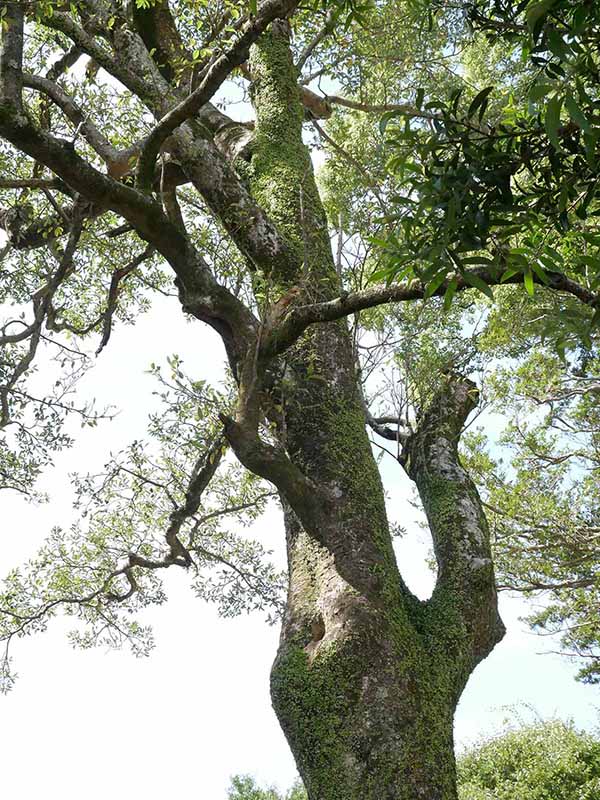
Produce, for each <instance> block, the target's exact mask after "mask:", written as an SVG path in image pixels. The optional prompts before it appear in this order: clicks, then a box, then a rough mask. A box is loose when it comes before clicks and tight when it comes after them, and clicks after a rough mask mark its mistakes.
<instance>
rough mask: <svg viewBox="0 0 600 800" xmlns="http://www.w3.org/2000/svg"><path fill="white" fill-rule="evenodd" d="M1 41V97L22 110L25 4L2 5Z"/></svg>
mask: <svg viewBox="0 0 600 800" xmlns="http://www.w3.org/2000/svg"><path fill="white" fill-rule="evenodd" d="M2 10H3V11H4V16H3V17H2V36H1V41H0V97H1V98H2V100H3V101H4V102H9V103H10V104H11V105H12V106H13V108H14V109H15V110H17V109H20V108H21V95H22V91H23V80H22V70H23V18H24V7H23V3H15V2H12V3H2Z"/></svg>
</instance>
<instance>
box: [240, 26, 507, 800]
mask: <svg viewBox="0 0 600 800" xmlns="http://www.w3.org/2000/svg"><path fill="white" fill-rule="evenodd" d="M251 68H252V73H253V75H254V76H255V85H254V102H255V107H256V113H257V129H256V137H255V141H254V145H253V156H252V159H251V162H250V165H249V168H248V177H249V180H250V185H251V187H252V191H253V193H254V195H255V196H256V197H257V199H258V200H259V202H261V203H262V204H263V206H264V207H265V208H266V209H267V211H268V213H269V214H270V216H271V218H272V219H273V220H274V221H275V223H276V224H277V225H278V226H280V229H282V230H284V231H285V234H286V236H287V238H288V240H289V241H290V242H291V243H292V246H293V248H294V249H295V250H296V252H297V259H296V261H297V265H296V270H295V272H292V271H290V270H289V268H288V269H287V270H286V271H280V269H279V265H275V267H274V269H273V272H272V274H271V275H269V276H268V281H269V289H270V291H271V292H273V293H275V296H277V294H278V293H282V292H284V291H285V290H288V289H289V287H290V286H296V287H298V290H299V293H301V294H302V295H303V297H307V296H308V297H309V298H310V300H311V301H315V300H319V301H323V300H328V299H331V298H332V297H335V296H337V295H338V294H339V292H340V287H339V285H338V279H337V275H336V271H335V267H334V263H333V260H332V256H331V250H330V243H329V236H328V232H327V226H326V221H325V218H324V214H323V211H322V207H321V204H320V202H319V199H318V194H317V191H316V187H315V185H314V179H313V175H312V168H311V164H310V159H309V156H308V153H307V152H306V149H305V147H304V145H303V144H302V140H301V105H300V102H299V98H298V90H297V88H296V87H297V80H296V75H295V74H294V71H293V67H292V64H291V59H290V54H289V47H288V43H287V40H286V35H285V30H284V27H283V26H274V28H273V30H272V31H271V32H270V33H268V34H267V35H265V36H264V37H263V38H262V39H261V41H260V43H259V44H258V45H256V46H255V47H254V50H253V53H252V61H251ZM470 388H471V387H470V386H468V387H467V388H465V385H464V384H463V383H461V382H460V381H458V382H455V381H452V380H448V381H447V382H446V381H445V382H444V384H443V385H442V386H441V387H440V397H439V398H437V399H436V402H435V403H434V405H433V406H432V409H431V410H430V413H429V414H428V415H427V416H426V418H425V419H424V424H423V426H422V432H419V433H417V434H416V435H415V437H414V439H413V441H411V443H410V445H409V448H410V453H411V460H410V464H411V466H410V474H411V476H412V477H413V478H414V479H415V480H416V481H417V485H418V486H419V489H420V491H421V493H422V497H423V501H424V503H425V506H426V509H427V513H428V516H429V519H430V522H431V525H432V531H433V532H434V536H435V540H436V550H437V551H438V556H439V558H440V564H441V568H440V581H439V582H438V587H437V589H436V592H435V593H434V596H433V597H432V598H431V600H430V601H428V602H425V603H422V602H420V601H419V600H417V599H416V598H415V597H414V596H413V595H412V594H411V593H410V592H409V591H408V589H407V588H406V586H405V584H404V582H403V580H402V578H401V576H400V573H399V570H398V567H397V564H396V561H395V557H394V553H393V549H392V543H391V537H390V534H389V530H388V523H387V519H386V512H385V504H384V497H383V491H382V487H381V482H380V479H379V474H378V470H377V467H376V464H375V462H374V459H373V456H372V452H371V448H370V444H369V441H368V438H367V435H366V432H365V417H364V410H363V407H362V404H361V401H360V398H359V396H358V392H357V375H356V367H355V363H354V358H353V355H352V350H351V346H350V338H349V335H348V331H347V327H346V324H345V322H344V321H342V322H333V323H329V324H328V325H323V326H318V327H313V328H311V329H309V330H308V331H306V332H305V333H304V334H303V335H302V337H301V338H300V339H299V340H298V341H297V342H296V343H295V344H294V345H293V346H292V348H291V349H289V350H288V351H287V352H286V354H285V356H284V368H283V380H282V389H281V392H282V402H283V405H284V408H285V426H284V428H283V429H281V430H280V438H282V439H284V441H283V444H284V445H285V448H286V450H287V453H288V454H289V456H290V457H291V459H292V461H293V462H294V463H295V464H296V465H298V466H299V467H300V468H301V470H302V472H303V473H304V475H306V476H308V477H309V478H310V480H311V481H312V482H313V483H314V484H315V485H316V486H319V487H321V488H322V489H324V490H325V491H326V492H327V495H328V498H329V502H328V503H327V504H325V506H323V507H322V510H321V511H320V512H319V513H317V514H315V510H314V508H313V509H311V510H310V512H309V509H307V508H305V507H302V505H300V506H298V504H295V503H293V502H292V501H291V500H290V502H287V501H286V498H285V491H284V492H283V494H284V504H285V507H286V514H285V518H286V531H287V545H288V559H289V571H290V586H289V597H288V607H287V613H286V617H285V621H284V625H283V630H282V634H281V643H280V647H279V652H278V655H277V659H276V661H275V664H274V666H273V671H272V697H273V704H274V707H275V710H276V713H277V715H278V718H279V720H280V722H281V725H282V727H283V729H284V731H285V734H286V736H287V738H288V741H289V743H290V746H291V748H292V750H293V752H294V754H295V756H296V759H297V763H298V767H299V770H300V773H301V775H302V778H303V780H304V782H305V784H306V787H307V789H308V794H309V797H310V798H311V800H334V798H335V800H358V798H361V800H371V798H372V800H375V798H377V799H378V800H382V798H390V799H391V798H394V799H395V800H401V799H402V800H404V799H406V800H408V799H409V798H411V800H412V799H413V798H420V797H426V798H430V799H431V800H434V799H435V798H439V799H440V800H451V798H455V797H456V776H455V767H454V755H453V738H452V724H453V715H454V709H455V707H456V703H457V701H458V699H459V697H460V694H461V691H462V689H463V687H464V685H465V683H466V680H467V678H468V676H469V674H470V672H471V670H472V669H473V668H474V666H475V665H476V664H477V663H478V661H480V660H481V659H482V658H483V657H484V656H485V655H486V654H487V653H488V652H489V651H490V650H491V648H492V647H493V645H494V643H495V642H496V641H498V639H499V638H500V637H501V635H502V626H501V623H500V622H499V620H498V617H497V612H496V604H495V594H494V589H493V570H492V566H491V559H490V553H489V542H488V537H487V530H486V527H485V519H484V517H483V514H482V512H481V506H480V504H479V501H478V498H477V494H476V491H475V489H474V487H473V485H472V483H471V482H470V481H469V480H468V478H467V477H466V475H465V474H464V471H463V470H462V468H461V467H460V464H459V462H458V457H457V450H456V444H457V440H458V436H459V433H460V429H461V427H462V424H463V423H464V420H465V418H466V415H467V413H468V411H469V410H470V408H471V407H472V406H471V405H470V402H469V399H467V400H464V401H463V402H462V403H461V402H458V401H455V398H454V395H455V394H456V395H457V396H460V397H462V395H463V394H464V392H465V391H468V389H470ZM470 399H471V400H472V399H473V398H472V397H471V398H470ZM288 499H289V498H288ZM308 502H309V503H310V502H311V500H310V498H309V499H308ZM292 506H293V507H292ZM457 548H458V549H459V550H460V552H459V553H458V554H456V557H455V550H456V549H457ZM463 556H465V558H463ZM466 595H468V596H466Z"/></svg>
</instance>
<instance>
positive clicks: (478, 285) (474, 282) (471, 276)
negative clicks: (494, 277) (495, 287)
mask: <svg viewBox="0 0 600 800" xmlns="http://www.w3.org/2000/svg"><path fill="white" fill-rule="evenodd" d="M462 276H463V278H464V279H465V282H466V283H468V284H469V286H473V287H474V288H475V289H479V291H480V292H483V294H485V295H487V296H488V297H489V298H490V299H491V300H493V299H494V293H493V292H492V290H491V288H490V287H489V286H488V284H487V283H486V282H485V281H484V280H483V279H482V278H480V277H479V275H476V274H475V273H474V272H469V271H468V270H467V271H465V272H463V273H462Z"/></svg>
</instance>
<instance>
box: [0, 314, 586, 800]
mask: <svg viewBox="0 0 600 800" xmlns="http://www.w3.org/2000/svg"><path fill="white" fill-rule="evenodd" d="M174 352H178V353H180V354H181V355H182V357H183V358H184V365H185V367H186V369H187V370H188V371H189V372H190V374H191V375H192V376H193V377H194V378H210V377H213V378H217V377H218V376H219V374H220V373H221V369H222V359H223V352H222V349H221V346H220V343H219V341H218V340H217V338H216V336H215V335H213V334H212V333H211V332H210V331H209V330H208V329H207V328H205V327H203V326H202V325H201V324H200V323H186V322H185V321H184V320H183V318H182V315H181V314H180V312H179V310H178V307H177V301H176V300H172V301H168V300H165V299H162V298H161V299H159V300H157V302H156V303H155V305H154V307H153V310H152V311H151V312H150V313H149V314H147V315H145V316H144V317H142V318H141V319H140V320H139V322H138V324H137V325H136V326H135V327H132V328H131V327H128V328H125V327H124V326H122V325H117V326H116V330H115V331H114V334H113V339H112V340H111V342H110V344H109V347H108V348H107V349H106V351H104V352H103V353H102V355H101V356H100V357H99V358H98V361H97V365H96V367H95V368H94V370H93V371H92V372H91V373H90V374H89V375H88V376H86V378H85V381H84V384H83V385H82V391H84V392H85V393H86V394H87V395H88V396H95V397H96V398H97V399H98V402H99V404H100V405H102V404H103V403H107V402H113V403H117V404H118V405H119V406H120V408H121V409H122V410H121V413H120V414H119V416H118V417H117V418H116V419H115V420H114V421H112V422H106V423H103V424H101V425H100V426H99V427H98V428H97V429H95V430H94V429H92V430H87V429H86V430H83V431H81V435H80V437H79V441H78V443H77V445H76V447H75V448H74V449H72V450H70V451H68V452H66V453H63V454H59V455H58V457H57V458H56V466H55V468H54V469H53V470H51V471H50V473H49V474H48V475H47V477H46V478H45V479H44V483H43V486H44V488H46V487H47V488H48V490H49V491H50V492H51V494H52V495H53V499H52V501H51V503H50V504H49V505H43V506H38V507H35V506H32V505H29V504H26V503H24V502H22V501H21V500H20V499H18V498H16V497H9V496H8V495H7V494H0V573H5V572H6V571H7V570H8V569H9V568H10V567H12V566H16V565H17V564H18V563H19V562H20V561H22V560H23V559H24V558H26V557H28V556H30V555H33V553H34V552H35V550H36V547H37V545H38V544H39V543H40V541H41V539H42V538H43V536H44V534H45V533H47V532H48V531H49V529H50V528H51V526H52V525H54V524H61V525H63V526H64V525H65V523H67V522H68V519H69V516H70V514H71V513H72V512H71V510H70V502H71V496H70V487H69V485H68V479H67V475H68V473H69V472H72V471H74V470H79V471H82V472H85V471H87V470H93V469H94V468H98V467H101V466H102V464H103V463H104V462H105V461H106V460H107V457H108V453H109V451H110V450H111V449H112V450H113V451H116V450H118V449H121V448H122V447H124V446H125V445H126V444H127V443H128V442H129V441H130V440H131V439H133V438H136V437H140V436H141V435H142V434H143V432H144V430H145V423H146V418H147V414H148V412H149V411H150V410H151V409H152V407H153V403H154V402H155V398H153V396H152V390H153V389H154V388H155V387H154V386H153V379H152V378H151V377H150V376H149V375H146V374H144V371H145V370H146V369H147V367H148V365H149V364H150V362H151V361H154V362H156V363H159V364H160V363H164V361H165V358H166V356H167V355H169V354H171V353H174ZM384 479H385V482H386V485H387V489H388V491H389V493H390V495H391V501H390V513H391V515H392V516H393V517H394V518H396V519H402V521H403V522H404V523H405V524H406V523H408V525H409V528H410V529H411V531H412V533H411V534H410V535H409V536H408V537H407V538H406V539H405V540H403V541H402V542H401V543H400V545H399V548H398V549H399V557H400V562H401V565H402V567H403V571H404V574H405V576H406V577H407V579H408V581H409V583H410V584H411V585H412V587H413V588H414V589H415V590H417V591H420V592H424V591H426V587H427V585H428V582H429V581H430V576H429V575H428V573H427V570H426V568H425V566H424V562H423V557H424V556H425V555H426V553H427V544H426V541H425V536H424V534H423V533H422V532H421V531H420V530H419V529H418V527H417V526H415V525H414V524H413V521H414V519H415V518H416V514H417V512H416V510H415V509H414V508H413V507H412V506H411V505H409V503H408V500H407V499H408V497H409V496H410V486H409V482H408V480H407V479H406V478H405V477H404V475H403V473H402V470H401V469H400V468H399V467H396V466H395V465H394V464H393V463H392V461H391V460H390V464H389V466H388V467H386V468H385V469H384ZM253 534H255V535H256V536H259V537H260V538H261V539H262V540H263V541H264V542H266V543H268V544H269V546H270V547H272V548H273V549H274V550H275V552H276V557H277V558H278V559H282V558H283V532H282V525H281V522H280V519H279V515H278V512H277V510H276V509H275V508H273V509H272V510H270V511H269V512H268V513H267V514H265V516H264V518H263V519H262V520H261V521H260V523H259V524H258V525H257V526H256V529H255V531H253ZM167 591H168V594H169V598H170V599H169V602H168V603H167V604H165V605H164V606H162V607H160V608H153V609H150V610H149V611H148V613H147V614H146V617H145V619H147V620H148V621H150V622H152V624H153V626H154V630H155V637H156V643H157V646H156V649H155V650H154V651H153V653H152V654H151V656H150V657H149V658H147V659H135V658H133V656H131V655H130V654H129V653H128V652H125V651H124V652H108V653H105V652H103V651H98V650H93V651H86V652H82V651H76V650H72V649H71V647H70V645H69V644H68V642H67V640H66V637H65V631H66V630H67V629H68V624H67V623H65V622H64V621H62V620H58V621H56V622H54V623H52V625H51V626H50V630H49V631H48V632H47V633H46V634H43V635H39V636H34V637H31V638H28V639H25V640H21V641H19V642H16V643H15V646H14V648H13V655H14V657H15V660H16V668H17V671H18V672H19V676H20V677H19V679H18V681H17V684H16V686H15V688H14V690H13V691H12V693H11V694H10V695H8V696H7V697H0V720H1V722H0V753H1V754H2V766H1V768H0V797H7V798H11V800H30V798H37V797H45V798H50V799H51V800H53V798H61V800H80V798H81V797H82V796H83V795H85V797H86V800H100V799H101V798H102V800H105V798H106V797H116V798H123V797H127V796H132V797H144V798H145V799H146V800H164V798H165V797H177V798H178V800H192V799H193V800H199V798H207V800H225V797H226V788H227V786H228V785H229V778H230V776H231V775H233V774H235V773H242V772H249V773H252V774H254V775H256V776H257V778H258V779H259V780H260V781H261V782H264V783H271V782H274V783H277V784H279V785H280V786H281V787H282V788H283V787H287V786H289V785H290V784H291V783H292V781H293V779H294V777H295V766H294V762H293V759H292V757H291V755H290V753H289V750H288V748H287V745H286V743H285V740H284V738H283V735H282V734H281V732H280V730H279V727H278V724H277V721H276V719H275V716H274V714H273V712H272V710H271V706H270V700H269V693H268V676H269V668H270V664H271V661H272V659H273V656H274V653H275V649H276V646H277V635H278V632H277V630H276V629H275V628H271V627H268V626H267V625H266V624H265V623H264V622H263V620H262V618H261V617H260V615H251V616H246V617H242V618H238V619H236V620H220V619H218V617H217V615H216V612H215V610H214V608H212V607H209V606H207V605H205V604H204V603H202V602H201V601H199V600H197V599H196V598H195V597H194V596H193V595H192V593H191V591H190V590H189V588H188V587H187V586H186V578H185V575H184V574H183V572H182V571H179V570H177V571H176V574H173V575H171V574H169V575H167ZM502 606H503V611H504V618H505V621H506V622H507V623H508V627H509V634H508V635H507V637H506V638H505V640H504V641H503V642H502V643H501V644H500V645H499V646H498V647H497V648H496V649H495V651H494V652H493V653H492V655H491V656H490V657H489V658H488V659H487V660H486V661H485V662H484V664H483V665H482V666H480V667H479V669H478V670H477V671H476V673H475V675H474V676H473V677H472V679H471V681H470V682H469V685H468V687H467V689H466V691H465V694H464V696H463V700H462V701H461V705H460V707H459V711H458V715H457V720H456V734H457V743H458V745H459V747H460V746H462V745H464V743H466V742H469V741H473V740H474V739H476V738H478V737H479V736H481V735H489V734H491V733H493V732H494V731H496V730H498V729H499V728H500V727H501V725H502V722H503V720H504V719H505V718H506V717H508V716H510V713H511V712H510V710H509V707H515V706H516V707H517V711H518V713H520V715H521V716H522V717H523V718H524V719H531V718H532V716H533V717H535V716H536V715H539V716H541V717H548V716H551V715H558V716H560V717H563V718H573V719H574V720H575V722H576V724H577V725H579V726H582V727H588V728H592V727H594V726H595V725H596V724H597V722H598V713H597V710H596V709H597V706H598V691H597V689H594V688H592V687H585V686H582V685H580V684H576V683H575V682H574V680H573V674H574V668H573V666H572V665H570V664H569V663H568V662H567V661H565V660H564V659H562V658H560V657H557V656H552V655H539V654H538V653H539V652H540V651H542V650H551V649H555V648H556V643H555V642H552V641H549V640H548V639H541V638H539V637H536V636H534V635H533V634H531V633H530V632H528V631H527V630H526V629H525V628H524V627H523V626H521V625H520V624H519V623H518V621H517V617H518V615H519V613H523V606H522V604H521V603H520V602H519V601H515V600H512V601H511V600H510V599H507V598H504V599H503V603H502Z"/></svg>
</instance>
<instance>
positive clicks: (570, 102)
mask: <svg viewBox="0 0 600 800" xmlns="http://www.w3.org/2000/svg"><path fill="white" fill-rule="evenodd" d="M565 108H566V109H567V111H568V112H569V116H570V117H571V119H572V120H573V122H575V123H576V124H577V125H579V127H580V128H581V130H582V131H585V132H586V133H587V131H589V129H590V124H589V122H588V121H587V118H586V116H585V114H584V113H583V111H582V110H581V109H580V108H579V106H578V105H577V102H576V100H575V98H574V97H573V95H572V94H571V93H570V92H569V93H568V94H567V96H566V97H565Z"/></svg>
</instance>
